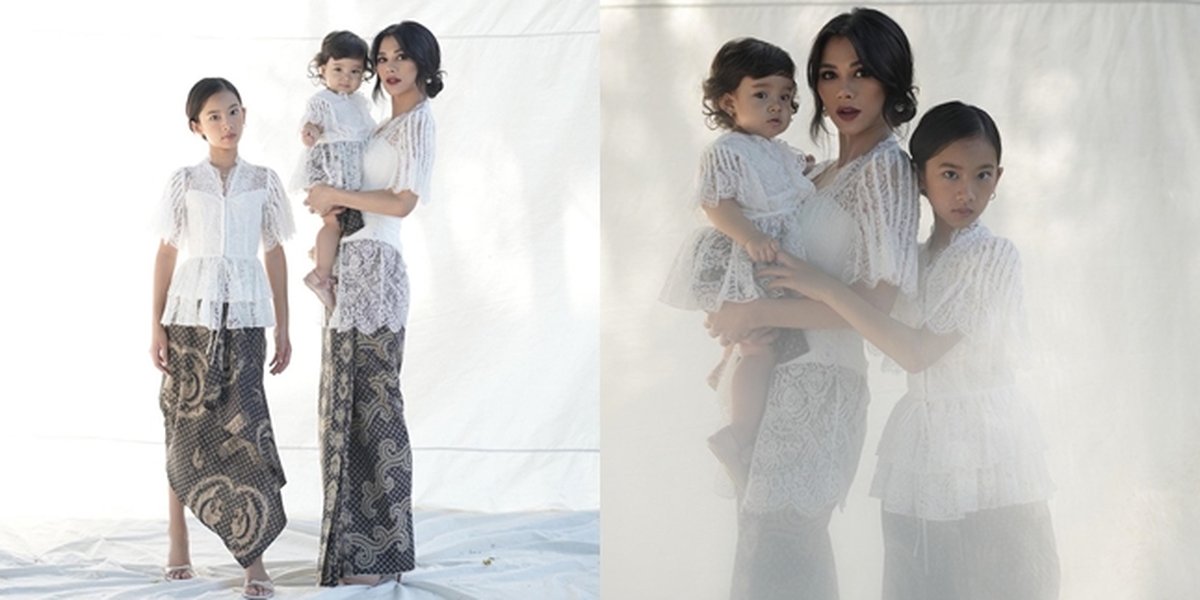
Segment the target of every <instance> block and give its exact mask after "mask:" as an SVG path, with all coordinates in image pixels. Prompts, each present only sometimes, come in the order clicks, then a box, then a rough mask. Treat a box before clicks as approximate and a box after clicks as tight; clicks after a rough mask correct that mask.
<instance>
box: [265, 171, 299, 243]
mask: <svg viewBox="0 0 1200 600" xmlns="http://www.w3.org/2000/svg"><path fill="white" fill-rule="evenodd" d="M266 171H267V197H266V199H265V200H263V215H262V244H263V250H271V249H273V248H274V247H275V246H278V245H279V244H280V243H281V242H283V241H284V240H286V239H288V238H290V237H292V234H293V233H295V232H296V224H295V223H294V222H293V221H292V208H291V206H290V204H289V203H288V196H287V194H286V193H284V191H283V183H282V182H280V181H279V176H278V175H276V174H275V171H272V170H271V169H266Z"/></svg>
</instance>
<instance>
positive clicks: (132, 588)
mask: <svg viewBox="0 0 1200 600" xmlns="http://www.w3.org/2000/svg"><path fill="white" fill-rule="evenodd" d="M415 527H416V536H417V569H416V570H415V571H413V572H411V573H409V574H407V575H406V576H405V578H404V583H403V585H398V584H396V583H386V584H381V585H379V586H375V587H366V586H345V587H340V588H319V587H317V586H316V577H317V573H316V556H317V545H318V541H319V538H320V528H321V524H320V521H317V520H298V521H294V522H292V523H290V524H289V525H288V527H287V529H285V530H284V532H283V533H282V534H281V535H280V536H279V538H278V539H277V540H276V541H275V543H274V544H273V545H272V546H271V548H270V549H269V550H268V551H267V554H266V556H265V560H266V564H267V569H268V570H269V571H270V572H271V575H272V577H273V578H274V580H275V584H276V597H277V598H281V599H291V598H296V599H300V598H321V599H322V600H333V599H339V600H341V599H349V598H397V599H403V600H428V599H442V598H451V599H455V600H466V599H473V598H481V599H484V598H486V599H487V600H504V599H508V598H511V599H514V600H516V599H520V600H527V599H531V598H555V599H586V598H599V597H600V592H599V589H600V533H599V513H598V512H596V511H563V512H528V513H504V514H497V513H486V514H485V513H470V512H456V511H417V513H416V515H415ZM189 532H190V537H191V545H192V564H193V565H194V566H195V568H196V570H197V575H198V577H197V578H195V579H193V580H191V581H187V582H167V581H163V580H162V577H161V568H162V564H163V560H164V558H165V557H166V549H167V537H166V521H164V520H158V521H155V520H138V519H117V520H57V519H56V520H41V519H38V520H32V519H29V520H24V521H22V522H19V523H18V522H10V521H8V520H0V597H4V598H6V599H7V598H13V599H17V598H31V599H32V598H37V599H39V600H42V599H53V598H71V599H83V598H88V599H91V598H97V599H99V598H104V599H118V598H138V599H144V598H187V599H200V598H205V599H217V598H221V599H229V598H237V597H239V595H238V592H239V591H240V585H241V576H242V570H241V568H239V567H238V565H237V563H236V562H234V560H233V559H232V558H231V557H230V556H229V554H228V553H227V552H226V551H225V548H224V547H223V546H222V545H221V542H220V540H219V539H217V537H216V536H215V535H213V534H212V533H210V532H209V531H208V530H206V529H204V527H203V526H202V525H200V523H199V522H198V521H195V520H194V519H192V518H191V517H190V516H189Z"/></svg>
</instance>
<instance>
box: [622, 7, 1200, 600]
mask: <svg viewBox="0 0 1200 600" xmlns="http://www.w3.org/2000/svg"><path fill="white" fill-rule="evenodd" d="M854 5H855V4H854V3H850V2H836V1H835V2H818V3H810V2H795V1H784V2H738V1H720V2H719V1H715V0H714V1H705V0H700V1H695V2H686V3H684V2H619V1H616V0H605V1H602V2H601V8H600V22H601V54H602V59H603V60H602V65H601V79H602V107H603V118H604V134H603V150H602V163H603V171H602V190H603V198H602V207H603V218H602V227H601V229H602V232H603V238H602V240H603V243H602V255H601V256H602V264H603V268H602V273H603V275H602V281H603V285H602V290H603V291H602V295H601V297H602V305H601V306H602V312H601V314H602V323H603V325H602V349H603V359H602V362H601V369H602V373H603V377H604V379H603V382H604V383H603V394H602V403H601V404H602V419H601V421H602V426H603V431H604V443H603V445H602V449H603V456H604V467H603V474H602V476H603V494H602V503H603V506H604V521H603V529H602V549H603V561H602V565H603V566H602V568H603V586H604V593H605V597H609V598H696V599H709V598H724V597H727V596H728V582H729V576H730V569H731V565H732V559H733V542H734V538H735V531H736V525H735V520H734V519H735V513H734V504H733V501H732V500H730V499H726V498H722V497H720V496H718V495H717V494H716V493H714V491H713V488H714V479H715V478H716V474H717V465H716V462H715V460H713V459H712V458H711V456H710V455H709V453H708V451H707V449H706V448H705V445H704V438H705V437H706V436H707V435H708V434H709V433H711V432H712V431H713V430H714V429H715V428H716V427H717V426H718V425H719V422H720V413H719V410H718V408H717V404H716V401H715V398H714V395H713V394H712V392H710V391H709V389H708V388H707V387H706V385H705V383H704V376H705V375H706V374H707V373H708V370H709V368H710V367H711V366H712V365H713V364H714V363H715V362H716V360H717V359H718V358H719V356H720V351H719V349H718V347H717V346H716V345H715V344H714V343H713V342H711V341H710V340H709V339H708V337H707V335H706V334H705V332H704V329H703V327H702V325H701V322H702V317H701V316H700V315H698V314H692V313H686V312H682V311H677V310H675V309H672V308H670V307H667V306H665V305H662V304H660V303H658V302H657V301H656V297H657V294H658V291H659V288H660V286H661V283H662V279H663V276H664V275H665V274H666V271H667V269H668V267H669V265H670V261H671V260H672V258H673V257H674V255H675V253H676V251H677V249H678V246H679V244H680V243H681V241H682V240H683V238H684V237H685V235H686V233H687V232H688V231H690V229H691V228H692V227H694V226H696V225H697V223H698V222H699V221H697V220H696V219H695V218H694V217H693V216H691V215H689V213H687V211H686V210H685V208H684V207H685V205H686V202H687V199H688V196H689V194H690V193H691V192H692V182H693V179H694V175H695V172H696V166H697V157H698V156H699V153H700V150H701V148H702V147H703V145H704V144H705V143H707V142H708V141H709V140H711V139H713V138H714V137H715V136H716V135H718V134H717V133H715V132H712V131H709V130H707V129H706V128H705V126H704V122H703V117H702V115H701V112H700V108H701V106H700V97H701V96H700V94H701V91H700V84H701V82H702V80H703V78H704V76H705V74H706V72H707V69H708V66H709V63H710V61H711V60H712V56H713V54H715V53H716V50H717V48H718V47H720V45H721V44H722V43H724V42H725V41H726V40H728V39H731V38H734V37H740V36H747V35H750V36H755V37H760V38H763V39H766V40H768V41H771V42H774V43H776V44H779V45H781V46H783V47H784V48H785V49H787V50H788V51H789V52H791V54H792V57H793V59H794V60H795V61H796V62H797V64H798V68H799V70H800V73H801V75H800V78H801V87H802V89H803V90H804V93H803V95H802V97H801V98H800V100H801V108H800V113H799V114H798V115H797V121H796V122H794V123H793V125H792V128H791V129H790V130H789V131H788V132H787V133H786V134H784V137H785V138H786V139H787V140H788V141H789V142H791V143H792V144H793V145H796V146H798V147H800V148H803V149H806V150H808V151H809V152H812V153H815V154H816V155H817V156H818V157H819V158H825V157H828V156H830V154H831V153H832V152H834V151H835V150H836V147H835V144H834V143H826V144H824V145H816V144H814V143H813V141H812V140H811V139H810V138H809V137H808V134H807V122H808V120H809V118H810V117H811V115H812V106H813V102H812V99H811V96H810V94H809V93H808V91H807V86H806V85H805V84H804V83H803V75H802V73H803V69H804V64H805V63H806V61H807V56H808V51H809V47H810V45H811V43H812V39H813V37H814V36H815V35H816V33H817V31H818V30H819V29H820V27H821V26H822V25H823V24H824V23H825V22H827V21H828V20H829V19H830V18H832V17H833V16H835V15H836V14H838V13H840V12H844V11H848V10H850V9H851V8H852V7H853V6H854ZM875 6H877V7H878V8H880V9H881V10H883V11H884V12H886V13H887V14H889V15H890V16H892V17H893V18H894V19H895V20H896V21H897V22H898V23H899V24H900V25H901V26H902V27H903V28H904V29H905V31H906V32H907V34H908V37H909V39H910V41H911V43H912V46H913V52H914V54H915V59H916V79H917V81H916V83H917V85H918V86H920V94H919V96H918V99H919V102H920V106H919V109H920V112H921V113H923V112H924V110H925V109H928V108H929V107H931V106H933V105H935V104H938V103H940V102H943V101H946V100H951V99H961V100H963V101H966V102H969V103H972V104H977V105H979V106H981V107H983V108H985V109H986V110H988V111H989V112H990V113H991V114H992V116H993V117H994V118H995V119H996V121H997V123H998V125H999V127H1000V131H1001V134H1002V137H1003V143H1004V156H1003V160H1002V162H1003V164H1004V166H1005V174H1004V178H1003V180H1002V181H1001V183H1000V187H999V190H998V199H997V201H996V202H995V203H993V204H992V206H991V207H990V208H989V209H988V212H987V214H985V215H984V217H983V220H984V221H985V222H986V223H987V224H988V226H989V227H990V228H991V229H992V230H993V231H994V232H995V233H997V234H999V235H1003V236H1007V237H1009V238H1011V239H1012V240H1013V241H1014V242H1015V243H1016V245H1017V246H1018V247H1019V248H1020V249H1021V252H1022V255H1023V259H1024V263H1025V278H1026V291H1027V303H1028V306H1029V310H1030V320H1031V326H1032V328H1033V329H1034V332H1035V334H1036V335H1037V339H1038V340H1039V347H1038V350H1037V352H1036V353H1035V356H1034V357H1033V359H1034V360H1033V361H1032V362H1033V365H1032V368H1031V370H1030V371H1029V373H1028V374H1027V375H1028V376H1027V380H1026V381H1025V382H1024V383H1025V389H1026V392H1027V393H1028V394H1030V395H1032V396H1033V398H1034V399H1035V401H1036V403H1037V405H1038V407H1039V412H1040V416H1041V418H1042V421H1043V426H1044V429H1045V430H1046V432H1047V435H1048V437H1049V440H1050V443H1051V448H1050V453H1049V462H1050V467H1051V471H1052V474H1053V475H1054V477H1055V479H1056V482H1057V484H1058V487H1059V490H1058V492H1057V493H1056V495H1055V496H1054V498H1053V499H1052V500H1051V503H1050V506H1051V509H1052V511H1053V516H1054V520H1055V528H1056V532H1057V537H1058V543H1059V553H1060V555H1061V559H1062V568H1063V595H1062V597H1063V598H1064V599H1071V600H1075V599H1081V600H1085V599H1086V600H1090V599H1095V598H1121V599H1124V600H1140V599H1146V600H1158V599H1166V598H1188V597H1194V596H1195V595H1196V594H1197V593H1198V592H1197V589H1198V588H1200V586H1198V585H1197V584H1198V583H1200V576H1197V575H1196V573H1197V572H1200V553H1197V552H1196V548H1197V546H1198V545H1200V504H1198V503H1197V502H1196V498H1197V497H1198V494H1200V441H1198V440H1200V436H1198V435H1197V431H1198V430H1200V403H1197V401H1196V398H1197V396H1198V395H1200V380H1198V379H1197V369H1196V365H1197V359H1198V357H1200V316H1198V313H1197V311H1196V308H1195V305H1196V302H1197V300H1200V236H1197V227H1198V226H1200V200H1198V199H1197V197H1196V195H1197V189H1200V170H1198V169H1197V167H1196V165H1197V164H1200V116H1198V115H1200V113H1198V112H1197V110H1196V107H1197V106H1200V83H1197V82H1200V43H1198V42H1197V41H1196V38H1195V32H1196V31H1197V30H1200V6H1198V5H1197V4H1196V3H1194V2H1159V3H1145V4H1143V3H1132V2H1064V3H1053V2H970V1H967V2H940V1H929V2H882V3H876V5H875ZM914 125H915V121H914ZM905 146H907V140H905ZM922 204H923V211H924V213H923V216H922V219H923V220H922V225H921V238H922V239H923V238H924V237H925V236H926V235H927V234H928V230H929V227H930V224H931V221H930V218H929V212H928V208H927V205H926V204H925V201H924V200H922ZM876 362H877V361H876ZM871 388H872V393H873V401H872V405H871V412H870V431H869V433H868V439H867V443H866V448H865V450H864V455H863V461H862V464H861V467H860V470H859V474H858V477H857V479H856V481H855V485H854V487H853V488H852V489H851V491H850V498H849V500H848V502H847V506H846V508H845V510H844V511H843V512H839V513H835V516H834V520H833V525H832V532H833V539H834V546H835V552H836V554H837V560H838V566H839V575H840V579H841V590H842V597H843V598H846V599H848V600H858V599H868V598H878V597H879V581H880V576H881V570H882V544H881V539H880V532H879V503H878V501H877V500H875V499H872V498H869V497H868V496H867V495H866V494H867V492H866V488H867V484H868V483H869V481H870V477H871V474H872V473H873V471H874V467H875V457H874V449H875V445H876V443H877V440H878V435H879V432H880V430H881V428H882V426H883V423H884V421H885V419H886V416H887V414H888V412H889V411H890V410H891V407H892V406H893V404H894V403H895V401H896V399H897V398H898V397H899V396H900V395H901V394H902V393H903V389H904V381H903V378H902V377H900V376H898V375H894V374H890V373H880V372H879V370H878V369H877V368H876V369H874V370H873V372H872V375H871Z"/></svg>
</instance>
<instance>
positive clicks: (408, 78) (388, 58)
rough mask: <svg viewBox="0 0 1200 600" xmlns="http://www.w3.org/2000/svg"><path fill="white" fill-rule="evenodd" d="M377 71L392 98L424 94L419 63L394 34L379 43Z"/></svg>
mask: <svg viewBox="0 0 1200 600" xmlns="http://www.w3.org/2000/svg"><path fill="white" fill-rule="evenodd" d="M375 73H376V75H378V77H379V81H380V82H382V84H383V89H385V90H387V93H388V94H389V95H390V96H391V97H392V98H405V97H407V96H411V95H422V96H423V95H424V92H423V91H422V88H421V85H420V82H419V81H417V63H416V62H414V61H413V59H411V58H409V57H408V55H407V54H405V52H404V50H403V49H401V48H400V43H399V42H397V41H396V38H395V37H393V36H388V37H386V38H384V39H383V41H382V42H380V43H379V54H378V56H377V57H376V59H375Z"/></svg>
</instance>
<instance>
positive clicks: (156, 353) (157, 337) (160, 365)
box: [150, 323, 171, 375]
mask: <svg viewBox="0 0 1200 600" xmlns="http://www.w3.org/2000/svg"><path fill="white" fill-rule="evenodd" d="M170 352H171V344H170V342H169V341H168V340H167V328H166V327H163V326H162V325H161V324H159V323H155V324H154V331H153V332H152V333H151V334H150V361H151V362H153V363H154V368H156V369H158V370H159V371H162V372H163V375H170V372H168V371H167V364H168V361H169V360H170V358H171V357H170Z"/></svg>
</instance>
